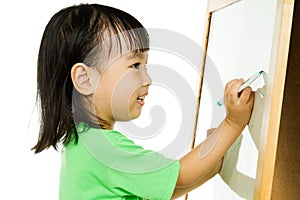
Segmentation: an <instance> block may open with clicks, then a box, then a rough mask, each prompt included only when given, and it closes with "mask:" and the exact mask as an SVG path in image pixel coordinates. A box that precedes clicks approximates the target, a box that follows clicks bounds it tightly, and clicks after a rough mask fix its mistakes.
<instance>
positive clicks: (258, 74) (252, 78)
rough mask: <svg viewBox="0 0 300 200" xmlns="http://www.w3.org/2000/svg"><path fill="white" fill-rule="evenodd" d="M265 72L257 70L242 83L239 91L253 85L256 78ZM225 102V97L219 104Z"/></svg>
mask: <svg viewBox="0 0 300 200" xmlns="http://www.w3.org/2000/svg"><path fill="white" fill-rule="evenodd" d="M263 73H264V71H260V72H256V73H255V74H253V75H252V76H250V78H248V79H247V80H246V81H245V82H244V83H243V85H241V87H240V89H239V91H238V93H240V92H242V91H243V90H244V89H245V88H246V87H248V86H249V85H251V84H252V83H253V82H254V81H255V80H256V79H258V78H259V77H260V75H262V74H263ZM223 104H224V98H222V99H220V100H219V101H218V102H217V105H218V106H222V105H223Z"/></svg>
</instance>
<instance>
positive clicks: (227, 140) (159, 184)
mask: <svg viewBox="0 0 300 200" xmlns="http://www.w3.org/2000/svg"><path fill="white" fill-rule="evenodd" d="M148 50H149V38H148V34H147V31H146V29H145V28H144V27H143V26H142V25H141V24H140V22H138V21H137V20H136V19H135V18H134V17H132V16H131V15H129V14H128V13H125V12H123V11H121V10H118V9H115V8H111V7H108V6H103V5H98V4H91V5H89V4H82V5H78V6H72V7H68V8H65V9H63V10H61V11H59V12H58V13H56V14H55V15H54V16H53V17H52V18H51V20H50V21H49V23H48V25H47V27H46V28H45V31H44V34H43V38H42V41H41V45H40V50H39V55H38V72H37V76H38V77H37V82H38V100H39V103H40V108H41V124H40V134H39V139H38V142H37V144H36V145H35V146H34V147H33V149H34V150H35V153H39V152H41V151H43V150H44V149H47V148H49V147H50V146H53V147H54V148H55V149H57V145H58V144H59V143H60V142H62V143H63V150H62V163H61V175H60V193H59V197H60V199H62V200H64V199H67V200H75V199H81V200H82V199H170V198H177V197H179V196H181V195H183V194H186V193H187V192H189V191H191V190H193V189H194V188H196V187H198V186H199V185H201V184H202V183H204V182H205V181H207V180H208V179H210V178H211V177H213V176H214V175H215V174H217V173H218V172H219V171H220V169H221V166H222V158H223V156H224V154H225V153H226V151H227V150H228V149H229V147H230V146H231V145H232V144H233V142H234V141H235V140H236V138H237V137H238V136H239V135H240V134H241V132H242V130H243V129H244V127H245V126H246V124H247V123H248V121H249V118H250V115H251V110H252V106H253V94H252V91H251V89H250V88H247V89H245V90H244V91H243V92H242V94H241V95H240V96H239V95H238V89H239V87H240V86H241V85H242V83H243V80H232V81H231V82H229V83H228V84H227V85H226V88H225V95H224V96H225V105H226V110H227V113H226V118H225V119H224V121H223V122H222V123H221V125H220V126H219V127H218V128H217V129H215V130H214V131H212V132H211V133H210V136H209V137H208V138H207V139H206V140H205V141H204V142H203V143H201V144H200V145H199V146H197V147H196V148H195V149H194V150H192V151H191V152H189V153H188V154H187V155H186V156H184V157H183V158H182V159H181V160H171V159H167V158H165V157H164V156H163V155H161V154H159V153H157V152H153V151H148V150H144V149H143V148H142V147H140V146H138V145H135V144H134V143H133V142H132V141H131V140H129V139H127V138H126V137H125V136H124V135H122V134H121V133H119V132H117V131H114V130H113V128H114V123H115V122H116V121H129V120H132V119H135V118H137V117H138V116H139V115H140V113H141V109H142V107H143V105H144V103H145V102H144V99H145V96H146V95H147V93H148V88H149V86H150V85H151V79H150V77H149V75H148V74H147V71H146V68H145V65H146V63H147V56H148ZM141 134H142V133H141Z"/></svg>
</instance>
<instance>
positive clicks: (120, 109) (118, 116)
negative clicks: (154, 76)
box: [94, 52, 151, 128]
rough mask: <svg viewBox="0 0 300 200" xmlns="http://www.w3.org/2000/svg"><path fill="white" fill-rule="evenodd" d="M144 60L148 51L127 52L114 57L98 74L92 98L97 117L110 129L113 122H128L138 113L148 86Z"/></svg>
mask: <svg viewBox="0 0 300 200" xmlns="http://www.w3.org/2000/svg"><path fill="white" fill-rule="evenodd" d="M147 58H148V52H143V53H139V54H135V53H133V52H131V53H128V54H125V55H122V56H120V57H119V58H117V59H116V60H115V61H114V62H112V63H111V64H110V65H109V66H108V67H107V68H106V69H105V70H104V71H103V72H102V73H101V75H100V77H99V81H98V85H97V88H96V91H95V95H94V105H95V110H96V115H97V116H98V117H100V118H101V119H104V120H106V121H108V122H110V123H111V125H112V126H113V124H114V122H115V121H129V120H132V119H135V118H137V117H138V116H139V115H140V114H141V109H142V107H143V105H144V103H145V101H144V98H145V96H146V95H147V94H148V89H149V86H150V84H151V78H150V77H149V75H148V73H147V69H146V66H145V65H146V63H147ZM110 128H112V127H110Z"/></svg>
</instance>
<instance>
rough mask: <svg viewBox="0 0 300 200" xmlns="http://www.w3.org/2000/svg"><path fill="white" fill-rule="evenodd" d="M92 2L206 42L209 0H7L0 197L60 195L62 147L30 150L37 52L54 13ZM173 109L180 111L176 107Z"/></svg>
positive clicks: (2, 17)
mask: <svg viewBox="0 0 300 200" xmlns="http://www.w3.org/2000/svg"><path fill="white" fill-rule="evenodd" d="M92 2H96V3H100V4H106V5H110V6H113V7H117V8H119V9H122V10H124V11H126V12H129V13H131V14H132V15H133V16H135V17H136V18H137V19H138V20H139V21H141V22H142V24H143V25H144V26H145V27H147V28H164V29H170V30H173V31H176V32H179V33H181V34H183V35H185V36H187V37H189V38H190V39H192V40H194V41H195V42H196V43H198V44H199V45H201V44H202V38H203V36H202V35H203V29H204V20H205V11H206V0H190V1H178V0H177V1H174V0H163V1H162V0H159V1H158V0H152V1H146V0H128V1H120V0H119V1H116V0H103V1H100V0H99V1H61V0H51V1H33V0H29V1H21V0H19V1H6V3H2V5H1V8H0V24H1V37H0V42H1V43H0V56H1V65H2V66H1V75H0V76H1V78H0V87H1V102H0V106H1V107H0V110H1V111H0V113H1V114H0V116H1V141H0V143H1V144H0V148H1V150H0V155H1V157H0V158H1V165H0V166H1V167H0V183H1V187H2V188H1V192H0V199H31V200H35V199H49V200H50V199H51V200H55V199H58V181H59V167H60V153H59V152H56V151H54V150H53V149H52V148H51V149H49V150H47V151H44V152H42V153H40V154H38V155H34V154H33V152H32V151H30V148H31V147H32V146H33V145H34V143H35V142H36V140H37V123H36V119H35V118H34V116H35V114H34V113H33V110H34V106H35V98H36V62H37V54H38V49H39V43H40V40H41V37H42V33H43V31H44V28H45V26H46V24H47V22H48V21H49V19H50V18H51V17H52V15H53V14H55V13H56V12H57V11H59V10H60V9H62V8H64V7H66V6H70V5H73V4H78V3H92ZM174 42H176V41H174ZM175 110H176V109H175ZM168 112H169V113H171V115H176V114H177V113H172V112H173V111H172V110H171V111H168ZM31 118H32V120H31V122H30V119H31ZM205 187H206V186H203V188H205ZM209 192H210V191H209V189H207V190H206V189H205V190H202V192H199V193H198V194H197V195H194V196H198V197H199V198H202V199H210V198H209V196H210V194H209ZM189 199H198V198H194V197H193V198H189Z"/></svg>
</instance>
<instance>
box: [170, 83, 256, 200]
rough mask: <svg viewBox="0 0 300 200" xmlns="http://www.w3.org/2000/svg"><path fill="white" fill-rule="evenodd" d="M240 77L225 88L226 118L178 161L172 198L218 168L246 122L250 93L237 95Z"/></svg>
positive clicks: (212, 174) (249, 107) (249, 90)
mask: <svg viewBox="0 0 300 200" xmlns="http://www.w3.org/2000/svg"><path fill="white" fill-rule="evenodd" d="M242 84H243V80H232V81H231V82H229V83H228V84H227V85H226V87H225V95H224V99H225V106H226V118H225V119H224V121H223V122H222V123H221V124H220V126H219V127H218V128H217V129H215V130H214V131H213V133H211V134H210V136H209V137H208V138H207V139H206V140H205V141H203V142H202V143H201V144H199V145H198V146H197V147H196V148H194V149H193V150H192V151H191V152H189V153H188V154H187V155H185V156H184V157H183V158H182V159H181V160H180V171H179V176H178V179H177V183H176V188H175V190H174V194H173V196H172V198H175V197H179V196H180V195H183V194H185V193H187V192H189V191H191V190H193V189H194V188H196V187H197V186H199V185H201V184H202V183H204V182H205V181H207V180H208V179H210V178H211V177H213V176H214V175H215V174H217V173H218V172H219V171H220V168H221V163H222V158H223V156H224V154H225V153H226V151H227V150H228V149H229V147H230V146H231V145H232V144H233V142H234V141H235V140H236V139H237V137H238V136H239V135H240V134H241V132H242V131H243V129H244V128H245V126H246V124H247V123H248V122H249V119H250V116H251V111H252V107H253V100H254V97H253V92H252V91H251V89H250V88H246V89H245V90H244V91H243V92H242V94H240V96H239V94H238V90H239V88H240V86H241V85H242Z"/></svg>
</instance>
